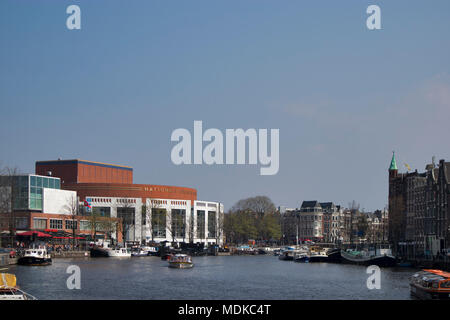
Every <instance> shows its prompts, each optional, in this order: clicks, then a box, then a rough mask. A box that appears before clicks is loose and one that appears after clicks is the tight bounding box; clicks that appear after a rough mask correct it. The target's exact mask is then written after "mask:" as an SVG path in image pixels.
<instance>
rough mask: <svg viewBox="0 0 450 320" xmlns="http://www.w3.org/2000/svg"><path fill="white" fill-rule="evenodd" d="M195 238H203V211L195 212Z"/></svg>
mask: <svg viewBox="0 0 450 320" xmlns="http://www.w3.org/2000/svg"><path fill="white" fill-rule="evenodd" d="M197 238H200V239H204V238H205V211H204V210H197Z"/></svg>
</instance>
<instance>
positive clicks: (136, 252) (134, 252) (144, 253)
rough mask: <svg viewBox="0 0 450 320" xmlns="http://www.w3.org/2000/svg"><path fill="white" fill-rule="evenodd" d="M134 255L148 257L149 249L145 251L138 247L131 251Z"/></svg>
mask: <svg viewBox="0 0 450 320" xmlns="http://www.w3.org/2000/svg"><path fill="white" fill-rule="evenodd" d="M131 256H132V257H146V256H148V251H145V250H144V249H137V250H132V251H131Z"/></svg>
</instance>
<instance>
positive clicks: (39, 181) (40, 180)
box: [36, 177, 42, 187]
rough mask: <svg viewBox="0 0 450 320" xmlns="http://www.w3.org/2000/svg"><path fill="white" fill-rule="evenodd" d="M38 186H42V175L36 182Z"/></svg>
mask: <svg viewBox="0 0 450 320" xmlns="http://www.w3.org/2000/svg"><path fill="white" fill-rule="evenodd" d="M36 186H37V187H42V177H37V183H36Z"/></svg>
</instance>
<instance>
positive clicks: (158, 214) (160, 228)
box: [152, 208, 167, 238]
mask: <svg viewBox="0 0 450 320" xmlns="http://www.w3.org/2000/svg"><path fill="white" fill-rule="evenodd" d="M166 215H167V212H166V209H159V208H158V209H152V229H153V236H154V237H162V238H165V237H166Z"/></svg>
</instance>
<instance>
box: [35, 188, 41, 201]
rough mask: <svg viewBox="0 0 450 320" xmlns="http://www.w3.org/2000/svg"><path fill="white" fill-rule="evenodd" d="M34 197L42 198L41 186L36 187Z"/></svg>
mask: <svg viewBox="0 0 450 320" xmlns="http://www.w3.org/2000/svg"><path fill="white" fill-rule="evenodd" d="M36 189H37V190H36V199H42V188H36Z"/></svg>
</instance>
